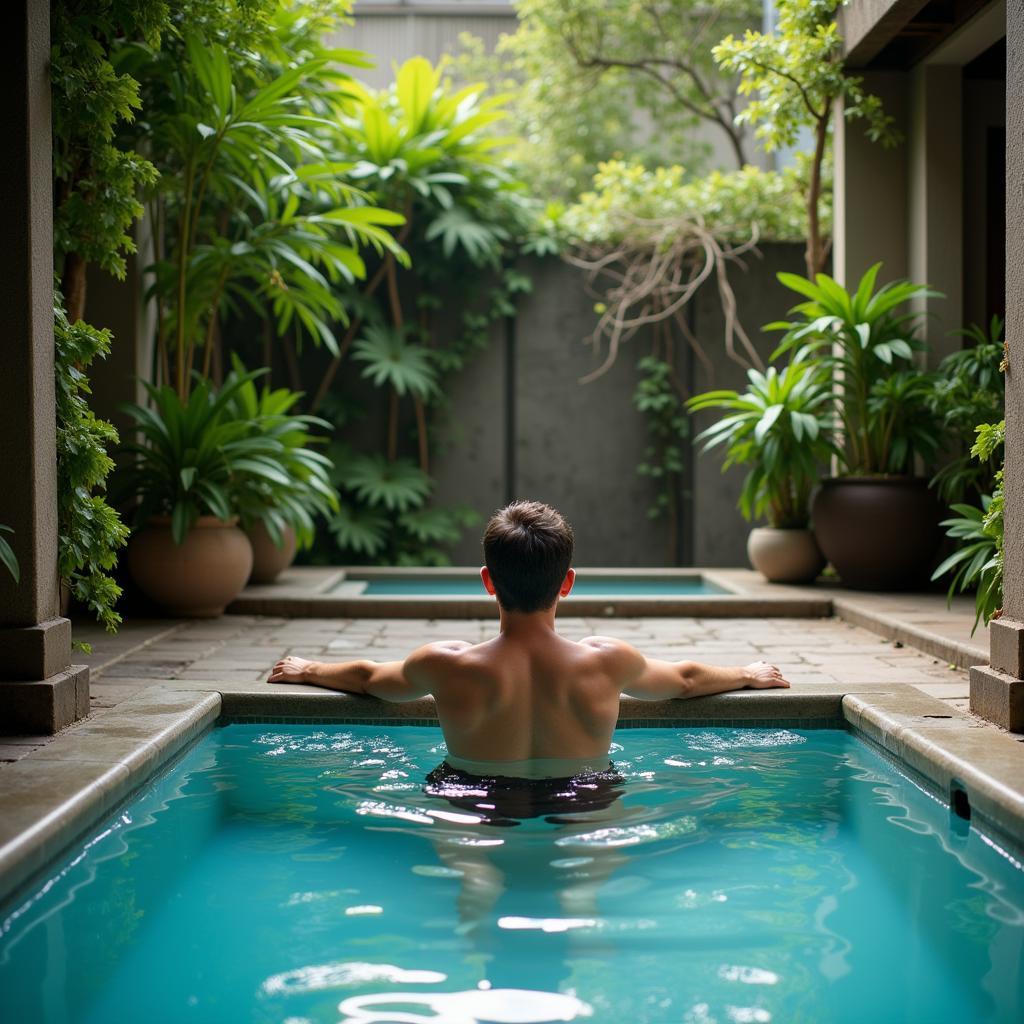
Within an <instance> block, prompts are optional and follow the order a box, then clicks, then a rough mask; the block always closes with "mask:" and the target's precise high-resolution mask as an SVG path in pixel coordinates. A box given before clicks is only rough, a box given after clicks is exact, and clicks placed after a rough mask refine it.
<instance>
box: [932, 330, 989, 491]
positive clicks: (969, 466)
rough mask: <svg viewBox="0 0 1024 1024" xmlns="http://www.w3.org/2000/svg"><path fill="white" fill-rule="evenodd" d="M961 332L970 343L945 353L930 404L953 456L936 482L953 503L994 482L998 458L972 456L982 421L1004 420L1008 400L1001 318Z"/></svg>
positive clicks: (941, 470)
mask: <svg viewBox="0 0 1024 1024" xmlns="http://www.w3.org/2000/svg"><path fill="white" fill-rule="evenodd" d="M958 333H960V334H962V335H963V336H964V337H965V338H966V339H967V342H968V347H966V348H963V349H961V350H960V351H958V352H953V353H952V354H951V355H948V356H946V358H945V359H943V360H942V362H941V363H939V366H938V370H937V371H936V374H935V385H934V388H933V392H932V398H931V406H932V410H933V412H934V413H935V415H936V417H937V418H939V420H940V422H941V424H942V427H943V435H944V439H945V441H946V443H947V445H950V446H951V447H952V448H953V456H952V458H951V459H950V461H949V462H947V463H946V465H945V466H943V467H942V468H941V469H940V470H939V472H938V473H936V474H935V478H934V480H933V481H932V486H934V487H936V488H937V489H938V492H939V495H940V497H941V498H942V500H943V501H944V502H946V503H947V504H949V505H953V504H956V503H958V502H963V501H965V500H967V499H968V498H969V497H971V496H973V495H977V494H980V493H982V491H983V490H985V489H986V488H988V487H990V486H991V481H992V479H993V477H994V476H995V474H996V472H997V470H998V468H999V467H998V465H996V463H995V461H994V458H990V459H978V458H977V457H974V456H973V455H972V451H971V449H972V446H973V444H974V441H975V440H976V434H975V431H976V426H977V424H979V423H993V422H996V421H998V420H999V419H1000V417H1001V416H1002V413H1003V406H1004V403H1005V391H1006V387H1005V381H1004V378H1003V373H1004V362H1003V361H1004V358H1005V344H1006V343H1005V341H1004V340H1003V336H1004V329H1003V321H1002V318H1001V317H998V316H994V317H993V318H992V320H991V321H990V322H989V325H988V328H987V329H985V328H983V327H981V326H979V325H978V324H972V325H971V326H970V327H968V328H966V329H965V330H963V331H960V332H958Z"/></svg>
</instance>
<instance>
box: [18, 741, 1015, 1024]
mask: <svg viewBox="0 0 1024 1024" xmlns="http://www.w3.org/2000/svg"><path fill="white" fill-rule="evenodd" d="M615 741H616V743H615V747H614V748H613V751H612V757H613V759H614V762H615V765H616V767H617V768H618V769H619V771H620V773H621V774H622V776H623V778H624V783H623V786H622V789H623V793H622V795H621V796H620V797H619V798H618V799H617V800H616V801H614V803H613V805H612V806H611V807H609V808H607V809H606V810H604V811H600V812H596V817H597V818H598V819H599V820H580V821H574V822H571V823H568V822H563V823H560V824H553V823H551V822H549V821H547V820H545V818H543V817H542V818H537V819H528V820H526V821H523V822H522V823H521V824H519V825H516V826H512V827H508V826H506V827H493V826H486V825H479V824H475V823H474V822H473V821H472V820H470V819H471V818H472V815H470V814H469V813H467V811H466V809H465V806H462V805H460V804H458V803H457V804H455V805H453V804H452V803H450V802H448V801H446V800H444V799H441V798H438V797H431V796H427V795H425V794H424V793H423V791H422V780H423V778H424V775H425V774H426V772H428V771H429V770H430V769H431V768H433V767H434V765H435V764H437V762H438V761H439V760H440V759H441V758H442V757H443V753H444V748H443V746H442V745H441V743H440V734H439V732H438V730H437V729H436V728H420V727H381V726H378V725H336V726H301V725H279V726H275V725H265V724H258V725H229V726H226V727H224V728H219V729H215V730H213V731H212V732H211V733H209V734H208V735H207V736H206V737H205V738H204V739H202V740H201V741H200V742H199V743H197V744H196V745H195V746H194V747H192V748H191V750H189V751H188V752H187V753H186V755H185V756H184V757H183V758H182V759H181V760H180V761H179V762H178V763H177V764H176V765H175V766H173V767H172V768H170V769H169V770H167V771H165V772H163V773H162V774H161V775H160V777H158V778H157V779H156V780H154V781H152V782H151V783H149V784H148V785H147V786H146V787H145V788H144V789H143V791H142V792H141V793H140V794H139V795H138V796H137V797H136V798H135V799H134V800H133V801H131V802H130V803H129V804H128V805H126V807H125V808H123V810H122V811H121V813H119V814H118V815H117V816H116V817H115V818H113V819H111V820H109V821H108V822H106V824H105V825H103V826H102V827H101V828H99V829H97V830H96V831H95V832H94V833H93V835H92V836H91V837H90V838H89V839H88V840H87V841H86V842H84V843H79V844H77V846H76V847H75V848H73V849H72V850H71V852H70V853H69V855H68V856H66V857H65V858H64V860H63V861H62V862H61V863H59V864H57V865H55V866H54V868H53V869H52V870H51V871H50V872H48V874H47V877H46V880H45V881H44V882H43V883H41V884H39V885H37V886H36V887H35V889H34V890H33V891H31V892H29V893H28V894H27V895H26V894H23V895H22V896H21V897H20V898H19V899H17V900H15V901H13V902H11V903H9V904H7V905H6V906H5V907H4V909H3V912H2V913H0V928H2V933H0V1006H3V1008H4V1019H5V1020H6V1019H10V1020H11V1021H19V1022H20V1021H40V1022H43V1021H47V1022H48V1021H53V1022H57V1021H61V1022H63V1021H67V1022H83V1024H92V1022H108V1021H120V1020H124V1021H137V1020H141V1021H146V1022H147V1024H157V1022H161V1021H214V1020H216V1021H243V1020H244V1021H259V1022H264V1021H266V1022H270V1021H273V1022H285V1021H289V1022H291V1024H299V1022H317V1024H319V1022H321V1021H324V1022H327V1021H330V1022H334V1021H346V1022H352V1024H392V1022H395V1024H397V1022H413V1024H416V1022H420V1021H422V1022H424V1024H425V1022H427V1021H435V1022H441V1024H476V1022H483V1021H498V1022H505V1024H527V1022H529V1024H541V1022H545V1021H553V1020H560V1021H568V1020H588V1021H600V1022H616V1024H619V1022H627V1021H628V1022H637V1024H641V1022H650V1024H668V1022H670V1021H671V1022H692V1024H696V1022H702V1024H708V1022H711V1021H719V1022H729V1024H739V1022H769V1021H776V1022H787V1024H789V1022H796V1021H815V1022H824V1021H851V1022H852V1021H857V1022H863V1021H880V1022H881V1021H895V1020H902V1021H928V1022H937V1021H971V1022H972V1024H973V1022H983V1021H990V1022H1003V1021H1007V1022H1009V1021H1014V1022H1016V1021H1019V1020H1020V1019H1021V1018H1022V1016H1024V992H1022V984H1024V982H1022V977H1021V972H1020V969H1019V968H1020V963H1021V962H1022V955H1024V872H1022V868H1021V865H1020V864H1019V863H1018V862H1017V861H1016V860H1014V859H1013V857H1012V856H1011V855H1010V854H1009V853H1007V852H1005V851H1002V850H1001V849H1000V848H999V847H998V845H996V844H995V843H994V842H993V841H992V840H991V839H988V838H986V837H985V836H983V835H982V834H980V833H979V832H977V831H976V830H974V829H968V828H967V827H966V826H965V825H964V824H963V823H960V822H959V821H958V820H956V819H954V821H953V823H952V824H951V819H950V816H949V811H948V809H947V808H946V807H945V806H944V805H943V804H941V803H939V802H938V801H935V800H933V799H932V798H931V797H930V796H928V795H927V794H926V793H924V792H923V791H922V790H920V789H919V788H917V787H916V786H915V785H914V784H913V783H911V782H910V781H909V780H907V779H906V778H904V777H903V776H901V775H900V774H899V773H898V772H896V771H895V770H894V769H893V768H892V767H891V766H890V765H889V763H888V762H887V761H886V760H884V759H883V758H882V757H880V756H879V755H877V754H876V753H875V752H874V751H873V750H872V749H869V748H868V747H867V746H865V745H864V744H862V743H860V742H859V741H858V740H857V739H855V738H854V737H853V736H851V735H850V734H848V733H846V732H844V731H839V730H786V729H774V730H770V731H766V730H749V729H714V728H694V729H675V728H651V729H635V728H629V729H621V730H619V731H618V732H617V733H616V735H615ZM559 817H561V816H559Z"/></svg>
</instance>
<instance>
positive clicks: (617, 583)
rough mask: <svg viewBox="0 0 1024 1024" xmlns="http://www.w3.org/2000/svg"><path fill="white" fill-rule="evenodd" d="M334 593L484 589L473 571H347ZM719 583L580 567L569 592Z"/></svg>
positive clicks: (631, 593) (644, 591) (700, 588)
mask: <svg viewBox="0 0 1024 1024" xmlns="http://www.w3.org/2000/svg"><path fill="white" fill-rule="evenodd" d="M333 592H334V593H339V594H349V595H357V594H361V595H365V596H366V597H384V596H387V597H394V596H410V597H413V596H415V597H424V596H433V597H484V596H486V591H485V590H484V587H483V584H482V583H481V582H480V577H479V575H477V574H475V573H474V574H472V575H464V574H461V575H443V574H433V575H430V576H425V575H423V574H411V573H410V574H408V575H390V574H389V575H387V576H384V575H370V574H367V575H365V576H360V575H359V573H358V572H356V571H350V572H349V573H348V574H347V575H346V577H345V579H344V580H342V581H340V582H339V583H338V584H337V585H336V586H335V587H334V590H333ZM727 593H729V591H727V590H726V589H725V588H724V587H720V586H718V585H716V584H715V583H712V582H711V581H710V580H708V579H706V578H705V577H704V576H700V575H692V574H691V575H685V576H684V575H671V576H654V575H651V576H645V575H643V574H637V575H630V576H626V575H611V574H608V573H594V574H593V575H591V574H588V573H587V571H586V570H585V569H583V570H581V571H580V574H579V576H578V577H577V579H576V583H575V584H574V586H573V588H572V593H571V594H570V595H569V597H568V598H566V600H567V601H572V600H573V599H574V598H580V597H598V596H599V597H684V596H685V597H694V596H707V595H709V594H727Z"/></svg>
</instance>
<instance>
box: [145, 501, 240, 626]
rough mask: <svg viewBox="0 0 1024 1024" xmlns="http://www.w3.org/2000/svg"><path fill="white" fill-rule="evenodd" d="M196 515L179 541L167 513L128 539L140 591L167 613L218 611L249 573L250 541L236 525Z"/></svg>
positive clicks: (193, 615)
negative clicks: (174, 536) (195, 519)
mask: <svg viewBox="0 0 1024 1024" xmlns="http://www.w3.org/2000/svg"><path fill="white" fill-rule="evenodd" d="M236 522H237V520H234V519H233V520H231V522H229V523H224V522H221V520H219V519H217V518H215V517H214V516H200V517H199V520H198V521H197V522H196V525H195V526H193V527H192V529H191V530H189V531H188V533H187V534H186V535H185V539H184V541H182V543H181V544H175V543H174V540H173V538H172V537H171V520H170V517H169V516H154V517H153V518H152V519H150V521H149V522H148V523H147V524H146V526H145V527H144V528H143V529H141V530H140V531H139V532H138V533H136V534H133V536H132V538H131V540H130V541H129V542H128V570H129V572H130V573H131V574H132V578H133V579H134V580H135V582H136V583H137V584H138V585H139V588H140V589H141V590H142V592H143V593H144V594H145V595H146V596H147V597H148V598H150V599H151V600H153V601H155V602H156V603H157V604H158V605H160V606H161V607H162V608H164V609H166V610H167V611H168V612H169V613H170V614H171V615H176V616H184V617H187V618H203V619H205V618H213V617H215V616H217V615H221V614H223V612H224V608H225V607H226V606H227V604H228V603H229V602H230V601H232V600H234V599H235V598H236V597H237V596H238V594H239V593H241V590H242V588H243V587H244V586H245V583H246V580H248V578H249V573H250V572H251V571H252V545H250V543H249V539H248V538H247V537H246V535H245V534H244V533H243V532H242V531H241V530H240V529H238V527H237V526H236V525H235V523H236Z"/></svg>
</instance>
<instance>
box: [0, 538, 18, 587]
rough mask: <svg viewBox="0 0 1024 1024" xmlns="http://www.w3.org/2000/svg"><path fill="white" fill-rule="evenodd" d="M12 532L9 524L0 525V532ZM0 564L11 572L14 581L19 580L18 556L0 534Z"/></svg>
mask: <svg viewBox="0 0 1024 1024" xmlns="http://www.w3.org/2000/svg"><path fill="white" fill-rule="evenodd" d="M4 533H14V531H13V530H12V529H11V528H10V527H9V526H0V534H4ZM0 565H3V567H4V568H5V569H6V570H7V571H8V572H9V573H10V574H11V578H12V579H13V580H14V582H15V583H20V582H21V567H20V566H19V565H18V556H17V555H16V554H15V553H14V549H13V548H12V547H11V545H10V542H9V541H8V540H7V538H6V537H3V536H0Z"/></svg>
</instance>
